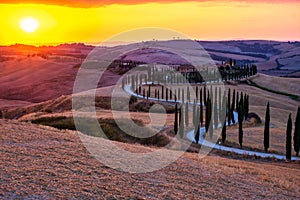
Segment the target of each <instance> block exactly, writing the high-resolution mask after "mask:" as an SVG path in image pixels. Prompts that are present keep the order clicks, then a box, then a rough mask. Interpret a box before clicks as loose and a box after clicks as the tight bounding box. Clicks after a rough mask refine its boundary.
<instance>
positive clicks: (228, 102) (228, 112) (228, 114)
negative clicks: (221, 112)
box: [227, 88, 231, 126]
mask: <svg viewBox="0 0 300 200" xmlns="http://www.w3.org/2000/svg"><path fill="white" fill-rule="evenodd" d="M230 100H231V98H230V88H229V89H228V95H227V106H228V108H227V118H228V120H227V121H228V125H229V126H230V124H231V109H230V104H231V103H230Z"/></svg>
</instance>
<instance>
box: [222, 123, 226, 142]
mask: <svg viewBox="0 0 300 200" xmlns="http://www.w3.org/2000/svg"><path fill="white" fill-rule="evenodd" d="M225 141H226V120H224V124H223V127H222V143H223V144H225Z"/></svg>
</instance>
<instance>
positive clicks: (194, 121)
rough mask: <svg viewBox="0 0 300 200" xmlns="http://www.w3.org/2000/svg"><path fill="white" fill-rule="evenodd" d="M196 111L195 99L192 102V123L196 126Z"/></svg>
mask: <svg viewBox="0 0 300 200" xmlns="http://www.w3.org/2000/svg"><path fill="white" fill-rule="evenodd" d="M196 114H197V112H196V100H194V103H193V125H194V126H196V123H197V121H196V118H197V116H196Z"/></svg>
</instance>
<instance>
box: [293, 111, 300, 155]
mask: <svg viewBox="0 0 300 200" xmlns="http://www.w3.org/2000/svg"><path fill="white" fill-rule="evenodd" d="M299 148H300V107H298V111H297V116H296V121H295V132H294V150H295V152H296V156H299Z"/></svg>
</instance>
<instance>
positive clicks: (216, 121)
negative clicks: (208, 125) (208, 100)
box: [214, 88, 219, 129]
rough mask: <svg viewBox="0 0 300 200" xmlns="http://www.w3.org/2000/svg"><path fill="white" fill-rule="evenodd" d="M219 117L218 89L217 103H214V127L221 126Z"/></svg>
mask: <svg viewBox="0 0 300 200" xmlns="http://www.w3.org/2000/svg"><path fill="white" fill-rule="evenodd" d="M218 119H219V116H218V101H217V88H215V101H214V127H215V129H217V128H218V125H219V121H218Z"/></svg>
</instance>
